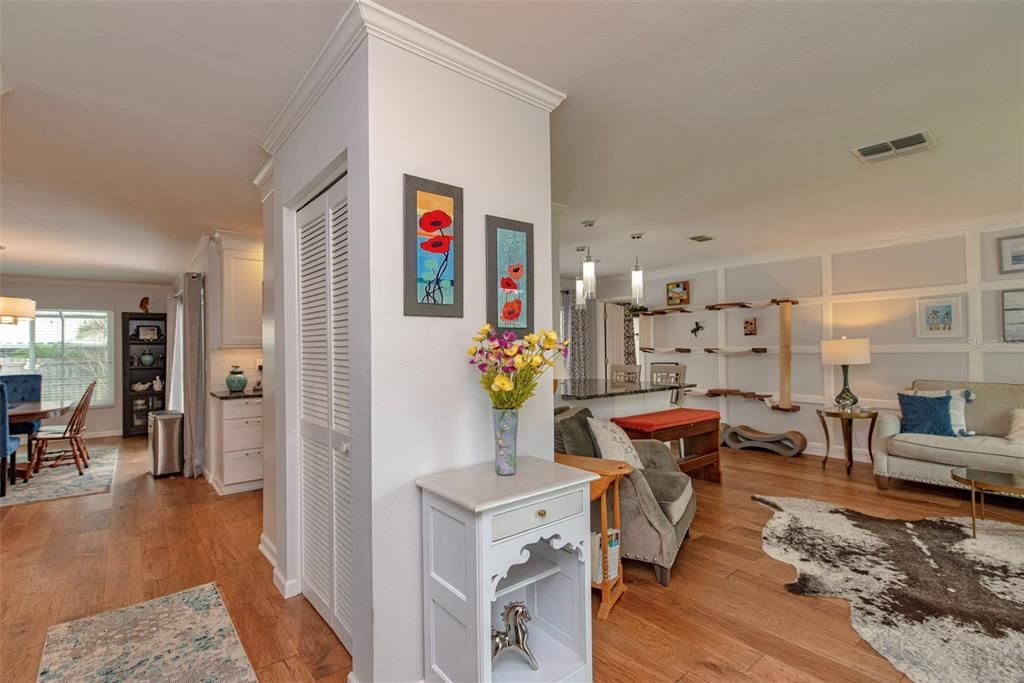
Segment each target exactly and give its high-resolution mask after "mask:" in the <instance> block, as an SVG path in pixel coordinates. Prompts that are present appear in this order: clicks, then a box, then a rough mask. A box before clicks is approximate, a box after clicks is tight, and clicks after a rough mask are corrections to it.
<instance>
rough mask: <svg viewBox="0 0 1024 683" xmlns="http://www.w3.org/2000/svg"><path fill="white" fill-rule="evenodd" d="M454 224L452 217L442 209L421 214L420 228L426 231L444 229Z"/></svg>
mask: <svg viewBox="0 0 1024 683" xmlns="http://www.w3.org/2000/svg"><path fill="white" fill-rule="evenodd" d="M451 224H452V217H451V216H449V215H448V214H446V213H445V212H444V211H441V210H440V209H434V210H433V211H427V212H426V213H425V214H423V215H422V216H420V230H423V231H425V232H437V231H438V230H444V229H445V228H447V227H448V226H449V225H451Z"/></svg>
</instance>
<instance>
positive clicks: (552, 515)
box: [491, 491, 583, 541]
mask: <svg viewBox="0 0 1024 683" xmlns="http://www.w3.org/2000/svg"><path fill="white" fill-rule="evenodd" d="M581 512H583V494H582V493H581V492H579V491H573V492H572V493H566V494H564V495H561V496H557V497H555V498H549V499H547V500H542V501H540V502H537V503H533V504H531V505H525V506H523V507H521V508H517V509H515V510H509V511H508V512H499V513H498V514H496V515H494V517H493V518H492V520H491V538H492V539H493V540H495V541H500V540H501V539H503V538H508V537H509V536H515V535H516V534H520V533H522V532H524V531H529V530H530V529H533V528H535V527H539V526H543V525H545V524H550V523H551V522H557V521H558V520H560V519H565V518H566V517H572V516H573V515H578V514H579V513H581Z"/></svg>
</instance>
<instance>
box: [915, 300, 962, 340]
mask: <svg viewBox="0 0 1024 683" xmlns="http://www.w3.org/2000/svg"><path fill="white" fill-rule="evenodd" d="M961 309H962V306H961V299H960V297H958V296H955V297H949V298H945V299H918V301H917V336H918V337H962V336H964V319H963V313H962V312H961Z"/></svg>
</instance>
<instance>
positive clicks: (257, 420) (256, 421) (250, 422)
mask: <svg viewBox="0 0 1024 683" xmlns="http://www.w3.org/2000/svg"><path fill="white" fill-rule="evenodd" d="M262 423H263V420H261V419H260V418H256V419H255V420H246V421H245V424H247V425H258V424H262Z"/></svg>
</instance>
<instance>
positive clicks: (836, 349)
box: [821, 337, 871, 409]
mask: <svg viewBox="0 0 1024 683" xmlns="http://www.w3.org/2000/svg"><path fill="white" fill-rule="evenodd" d="M821 362H822V364H823V365H839V366H841V367H842V368H843V390H842V391H840V392H839V394H838V395H837V396H836V405H837V406H839V407H840V408H845V409H850V408H853V406H855V405H857V397H856V396H854V394H853V392H852V391H850V366H851V365H867V364H868V363H870V362H871V340H870V339H847V338H846V337H843V338H841V339H824V340H822V342H821Z"/></svg>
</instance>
